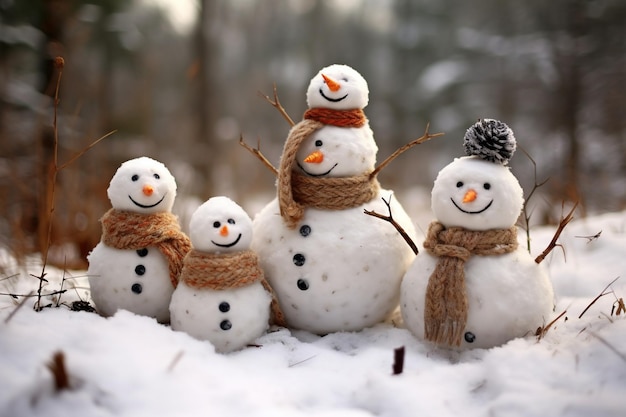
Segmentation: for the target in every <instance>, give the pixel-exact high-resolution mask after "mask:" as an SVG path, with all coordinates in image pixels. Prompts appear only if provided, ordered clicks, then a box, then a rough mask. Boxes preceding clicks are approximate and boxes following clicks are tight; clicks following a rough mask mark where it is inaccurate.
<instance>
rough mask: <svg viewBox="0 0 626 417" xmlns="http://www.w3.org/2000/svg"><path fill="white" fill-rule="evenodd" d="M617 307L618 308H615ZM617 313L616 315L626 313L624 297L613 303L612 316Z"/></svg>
mask: <svg viewBox="0 0 626 417" xmlns="http://www.w3.org/2000/svg"><path fill="white" fill-rule="evenodd" d="M615 307H617V310H616V309H615ZM613 313H615V315H616V316H619V315H620V314H626V304H624V299H623V298H619V299H617V300H616V301H615V302H614V303H613V307H612V308H611V316H612V315H613Z"/></svg>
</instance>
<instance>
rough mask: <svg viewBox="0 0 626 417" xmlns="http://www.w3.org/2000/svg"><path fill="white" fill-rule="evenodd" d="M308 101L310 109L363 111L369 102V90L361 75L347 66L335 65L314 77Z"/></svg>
mask: <svg viewBox="0 0 626 417" xmlns="http://www.w3.org/2000/svg"><path fill="white" fill-rule="evenodd" d="M306 100H307V104H308V106H309V108H315V107H322V108H330V109H336V110H349V109H363V108H365V106H367V103H368V101H369V90H368V87H367V82H366V81H365V79H364V78H363V77H362V76H361V74H359V73H358V72H357V71H355V70H354V69H353V68H351V67H349V66H347V65H338V64H335V65H330V66H328V67H326V68H322V69H321V70H320V71H319V72H318V73H317V75H316V76H315V77H313V79H312V80H311V82H310V83H309V88H308V89H307V93H306Z"/></svg>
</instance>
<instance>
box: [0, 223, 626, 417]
mask: <svg viewBox="0 0 626 417" xmlns="http://www.w3.org/2000/svg"><path fill="white" fill-rule="evenodd" d="M426 227H427V223H424V224H421V223H418V230H419V229H421V230H424V229H426ZM600 232H601V233H600ZM553 233H554V228H552V227H545V228H536V229H533V230H532V233H531V236H532V245H533V246H532V252H533V254H538V253H539V252H541V251H542V250H543V249H544V248H545V246H546V245H547V243H548V242H549V241H550V239H551V238H552V236H553ZM598 233H600V235H599V237H597V238H592V236H594V235H597V234H598ZM519 237H520V240H523V241H524V244H525V235H524V233H523V232H521V233H520V235H519ZM560 242H561V243H562V245H563V247H564V252H565V256H564V253H563V251H561V250H560V249H559V248H556V249H555V250H554V251H553V252H552V254H551V255H550V256H549V258H548V259H547V260H546V261H545V262H547V263H548V265H549V270H550V273H551V276H552V279H553V283H554V287H555V292H556V295H557V297H558V300H557V307H556V311H555V312H554V317H552V318H556V317H557V316H559V315H560V314H561V313H563V312H564V311H566V312H565V313H564V314H563V316H562V317H561V318H559V319H558V320H557V321H556V322H555V323H554V324H553V325H552V326H551V327H550V328H549V330H548V331H547V333H546V334H545V335H544V337H543V338H541V339H540V340H538V338H537V337H536V336H534V335H529V336H528V337H526V338H523V339H517V340H513V341H511V342H509V343H508V344H506V345H504V346H502V347H498V348H494V349H489V350H480V349H477V350H472V351H467V352H463V353H460V354H459V353H450V352H446V351H441V350H437V349H434V348H433V347H431V346H429V345H426V344H424V343H421V342H419V341H417V340H416V339H414V338H413V337H412V335H411V334H410V333H409V332H408V331H407V330H405V329H403V328H402V324H401V323H400V322H399V321H398V320H395V321H394V322H393V323H386V324H380V325H378V326H375V327H373V328H369V329H366V330H364V331H361V332H358V333H335V334H329V335H327V336H325V337H318V336H314V335H312V334H308V333H305V332H298V331H290V330H287V329H282V328H281V329H275V331H273V332H270V333H268V334H266V335H264V336H262V337H261V338H260V339H258V340H257V344H258V346H254V347H248V348H246V349H244V350H242V351H238V352H234V353H231V354H226V355H224V354H218V353H215V352H214V349H213V347H212V346H211V345H210V344H209V343H208V342H200V341H197V340H194V339H193V338H191V337H189V336H187V335H186V334H183V333H179V332H174V331H172V330H171V329H170V328H169V327H167V326H163V325H159V324H157V323H156V321H154V320H152V319H149V318H145V317H139V316H136V315H133V314H130V313H128V312H119V313H118V314H116V315H115V316H114V317H111V318H109V319H105V318H102V317H99V316H98V315H96V314H93V313H88V312H75V311H71V310H70V309H69V308H67V307H66V306H64V305H63V303H66V304H68V305H69V304H71V302H72V301H73V300H77V299H78V297H82V298H83V299H85V298H86V297H87V289H86V288H85V286H86V279H85V278H84V272H81V271H73V272H71V273H67V274H66V277H70V276H71V277H74V279H71V280H66V281H65V282H64V287H65V288H68V287H71V286H72V285H76V286H77V287H79V288H80V287H82V288H80V289H78V290H70V291H68V292H66V293H64V294H63V295H62V297H61V300H60V301H61V305H60V307H58V308H55V307H54V306H56V304H57V302H58V300H46V301H47V303H52V304H53V307H52V308H46V309H44V310H43V311H41V312H39V313H37V312H34V311H33V309H32V308H31V307H32V305H33V302H34V299H29V300H28V301H27V302H26V304H25V305H24V306H23V307H22V308H20V309H19V310H17V311H16V312H15V310H16V305H17V302H19V300H14V299H13V298H12V297H10V296H6V295H3V296H0V416H1V417H21V416H45V417H54V416H64V417H65V416H89V417H92V416H247V417H253V416H272V417H279V416H290V417H296V416H341V417H357V416H363V417H364V416H388V417H404V416H406V417H413V416H438V417H445V416H455V417H456V416H524V417H528V416H585V417H587V416H596V417H597V416H624V415H626V319H625V316H626V314H624V313H623V312H621V314H619V315H617V314H616V313H617V304H616V302H617V301H618V300H619V299H620V298H626V212H621V213H611V214H605V215H600V216H596V217H591V218H587V219H576V220H574V221H573V222H572V223H570V225H569V226H568V227H567V228H566V229H565V232H564V234H563V235H562V237H561V239H560ZM0 263H1V264H2V266H3V274H4V276H3V277H11V276H12V275H13V274H18V276H15V277H12V278H9V279H4V280H2V281H1V282H0V291H1V292H3V293H7V292H8V293H13V294H25V293H28V292H29V291H30V290H32V289H36V288H37V280H36V279H34V278H32V277H29V276H28V274H29V273H32V274H39V273H40V272H41V267H40V266H38V265H37V263H36V262H31V263H29V267H28V268H27V269H28V270H26V271H20V270H18V269H17V267H16V266H14V265H12V260H11V259H10V257H9V256H8V255H7V254H6V252H0ZM47 272H48V276H47V278H48V279H49V280H50V283H49V284H48V286H47V287H46V288H45V290H46V291H48V292H50V291H54V290H58V289H59V288H60V282H61V277H62V276H63V273H62V272H61V271H58V270H54V269H52V268H49V269H47ZM616 278H618V279H617V280H616V281H615V282H614V283H613V284H612V285H610V286H609V288H608V289H606V291H605V293H606V295H604V296H602V297H600V298H599V299H597V300H596V301H595V302H594V299H595V298H596V297H597V296H598V295H600V294H601V293H602V292H603V290H605V288H606V287H607V286H608V285H609V284H610V283H611V282H612V281H614V280H615V279H616ZM590 305H591V306H590ZM588 306H590V307H589V308H588V310H587V311H585V312H584V314H583V315H582V317H581V318H579V316H580V315H581V313H583V311H584V310H585V309H586V308H587V307H588ZM14 312H15V314H13V315H12V316H10V315H11V314H12V313H14ZM520 314H523V312H520ZM401 346H404V347H405V349H406V356H405V361H404V371H403V372H402V373H401V374H399V375H393V374H392V364H393V360H394V349H396V348H399V347H401ZM55 352H62V353H63V357H64V359H65V368H66V370H67V373H68V377H69V388H68V389H63V390H60V391H57V390H55V388H54V387H55V385H54V382H53V381H54V380H53V377H52V373H51V372H50V371H49V369H48V366H47V365H48V364H49V363H50V362H51V360H52V358H53V355H54V354H55Z"/></svg>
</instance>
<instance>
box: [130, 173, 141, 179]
mask: <svg viewBox="0 0 626 417" xmlns="http://www.w3.org/2000/svg"><path fill="white" fill-rule="evenodd" d="M130 179H131V180H133V181H137V180H138V179H139V175H137V174H135V175H133V176H132V177H130Z"/></svg>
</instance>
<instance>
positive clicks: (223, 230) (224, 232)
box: [220, 225, 228, 237]
mask: <svg viewBox="0 0 626 417" xmlns="http://www.w3.org/2000/svg"><path fill="white" fill-rule="evenodd" d="M220 235H221V236H224V237H226V236H228V226H226V225H224V226H222V228H221V229H220Z"/></svg>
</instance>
